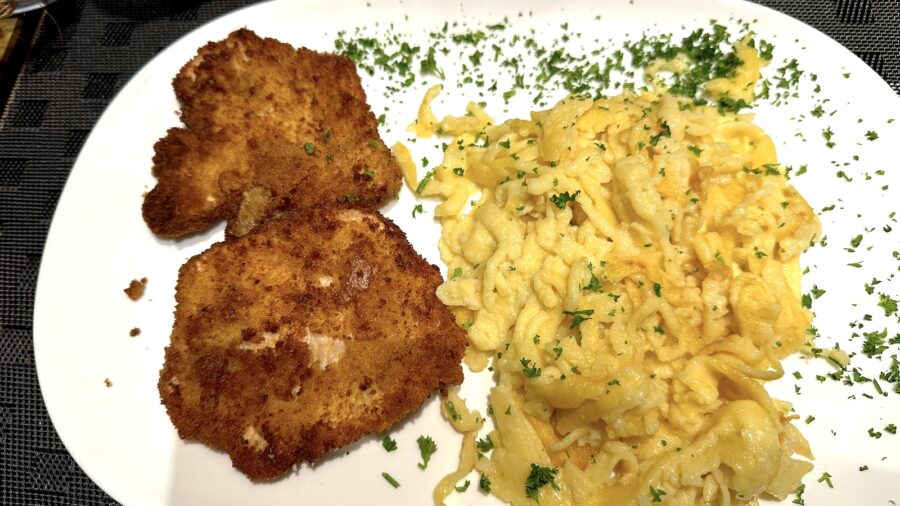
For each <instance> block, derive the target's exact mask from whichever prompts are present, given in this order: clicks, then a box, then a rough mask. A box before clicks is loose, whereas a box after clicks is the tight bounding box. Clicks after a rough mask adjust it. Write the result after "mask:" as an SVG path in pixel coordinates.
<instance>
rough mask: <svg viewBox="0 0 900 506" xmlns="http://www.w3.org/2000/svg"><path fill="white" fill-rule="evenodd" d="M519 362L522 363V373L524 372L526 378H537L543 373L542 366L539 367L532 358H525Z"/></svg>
mask: <svg viewBox="0 0 900 506" xmlns="http://www.w3.org/2000/svg"><path fill="white" fill-rule="evenodd" d="M519 362H520V363H521V364H522V374H524V375H525V377H526V378H537V377H538V376H540V375H541V370H540V368H538V367H537V365H536V364H534V363H533V362H532V361H531V360H528V359H527V358H523V359H522V360H520V361H519Z"/></svg>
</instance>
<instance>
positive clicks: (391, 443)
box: [381, 436, 397, 452]
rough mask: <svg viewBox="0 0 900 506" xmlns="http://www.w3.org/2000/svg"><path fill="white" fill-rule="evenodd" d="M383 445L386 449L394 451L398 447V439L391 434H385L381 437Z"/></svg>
mask: <svg viewBox="0 0 900 506" xmlns="http://www.w3.org/2000/svg"><path fill="white" fill-rule="evenodd" d="M381 446H383V447H384V449H385V451H389V452H392V451H394V450H396V449H397V441H395V440H393V439H391V436H384V437H383V438H381Z"/></svg>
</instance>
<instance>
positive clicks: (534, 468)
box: [525, 464, 559, 501]
mask: <svg viewBox="0 0 900 506" xmlns="http://www.w3.org/2000/svg"><path fill="white" fill-rule="evenodd" d="M558 474H559V469H556V468H555V467H543V466H539V465H537V464H531V472H529V473H528V477H527V478H526V479H525V496H526V497H528V498H529V499H534V500H535V501H537V499H538V492H539V491H540V490H541V488H543V487H544V486H546V485H550V486H551V487H553V489H554V490H559V485H557V484H556V475H558Z"/></svg>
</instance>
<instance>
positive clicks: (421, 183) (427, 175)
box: [416, 170, 434, 195]
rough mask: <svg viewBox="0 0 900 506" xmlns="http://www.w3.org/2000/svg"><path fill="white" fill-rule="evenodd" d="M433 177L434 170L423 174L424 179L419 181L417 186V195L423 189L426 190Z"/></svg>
mask: <svg viewBox="0 0 900 506" xmlns="http://www.w3.org/2000/svg"><path fill="white" fill-rule="evenodd" d="M433 177H434V171H433V170H429V171H428V172H426V173H425V176H423V177H422V180H421V181H419V185H418V186H416V194H417V195H418V194H421V193H422V190H424V189H425V187H426V186H428V183H429V182H431V178H433Z"/></svg>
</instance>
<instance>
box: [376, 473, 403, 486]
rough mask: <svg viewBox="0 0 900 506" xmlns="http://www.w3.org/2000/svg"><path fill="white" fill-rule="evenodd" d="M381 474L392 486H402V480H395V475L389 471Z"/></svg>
mask: <svg viewBox="0 0 900 506" xmlns="http://www.w3.org/2000/svg"><path fill="white" fill-rule="evenodd" d="M381 476H382V477H383V478H384V479H385V481H387V482H388V483H390V484H391V486H392V487H394V488H399V487H400V482H399V481H397V480H395V479H394V477H393V476H391V475H389V474H388V473H381Z"/></svg>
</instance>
